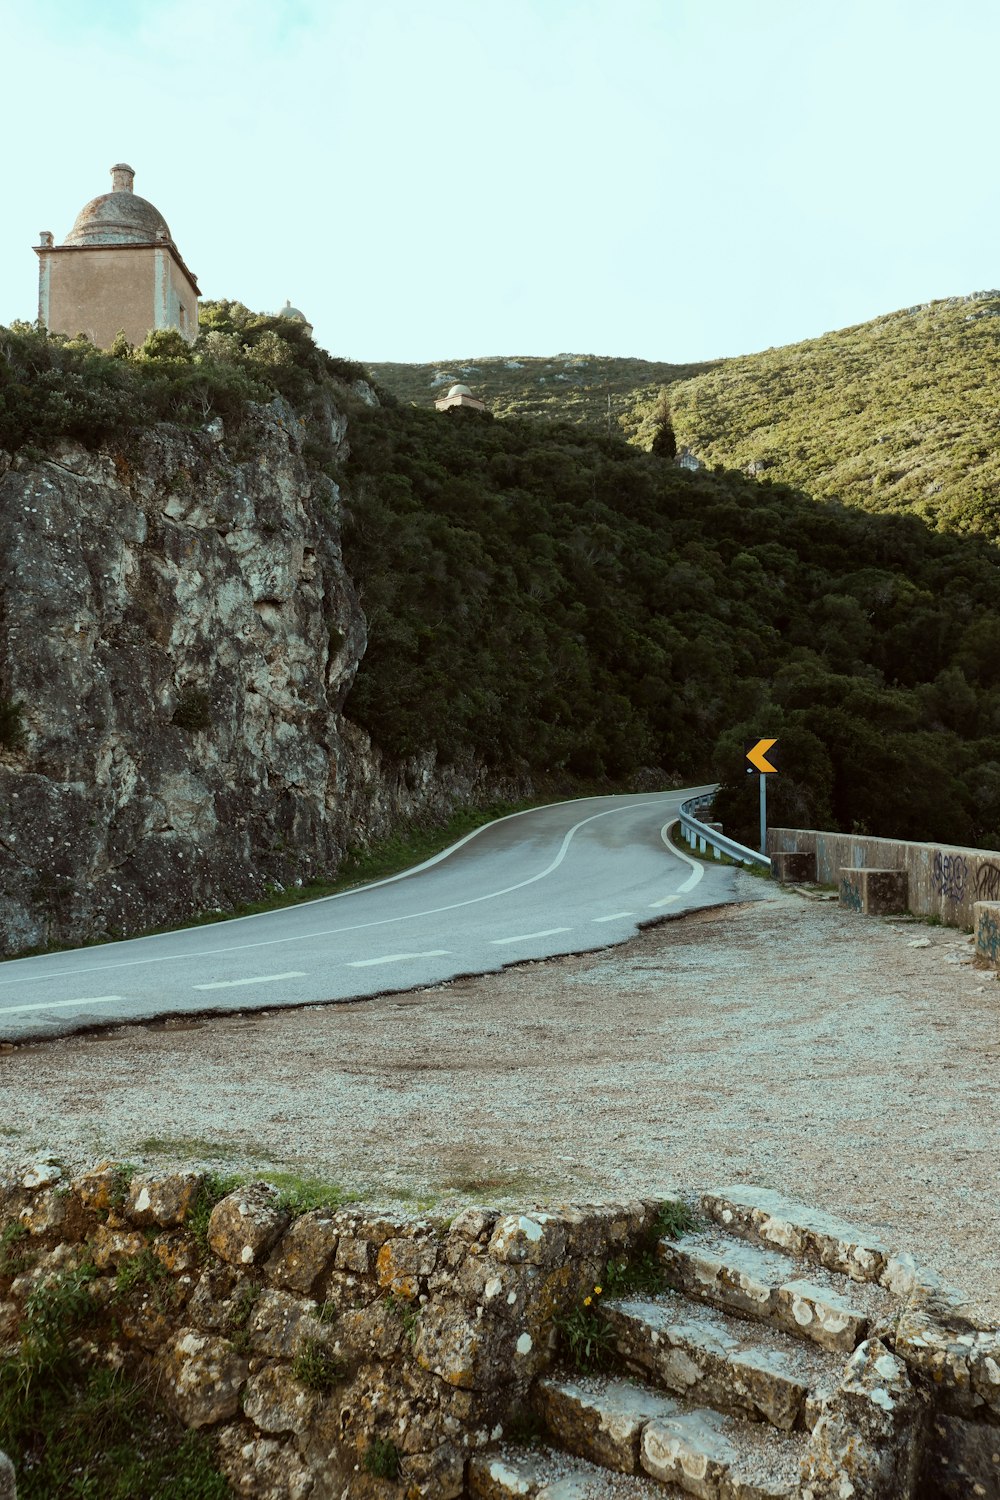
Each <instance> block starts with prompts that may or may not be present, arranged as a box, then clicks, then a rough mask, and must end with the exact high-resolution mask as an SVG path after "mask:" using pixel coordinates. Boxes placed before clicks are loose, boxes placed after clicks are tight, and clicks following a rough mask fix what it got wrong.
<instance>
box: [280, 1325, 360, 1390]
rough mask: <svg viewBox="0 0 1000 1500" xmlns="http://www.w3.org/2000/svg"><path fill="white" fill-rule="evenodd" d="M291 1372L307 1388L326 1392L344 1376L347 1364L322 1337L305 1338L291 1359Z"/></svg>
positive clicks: (338, 1383)
mask: <svg viewBox="0 0 1000 1500" xmlns="http://www.w3.org/2000/svg"><path fill="white" fill-rule="evenodd" d="M292 1374H293V1375H294V1377H295V1379H296V1380H297V1381H298V1382H299V1384H300V1385H304V1386H305V1387H306V1388H307V1390H310V1391H320V1392H322V1393H324V1394H326V1393H328V1392H330V1391H332V1390H333V1389H334V1387H335V1386H338V1385H340V1383H341V1382H342V1381H343V1380H344V1379H345V1378H346V1376H347V1366H346V1365H345V1364H344V1362H343V1360H340V1359H338V1358H337V1356H336V1355H335V1354H334V1353H333V1352H332V1351H331V1350H330V1349H328V1348H327V1346H326V1344H324V1343H323V1340H322V1339H305V1340H304V1341H303V1343H302V1347H301V1348H300V1349H299V1352H298V1353H297V1354H296V1356H295V1358H294V1359H293V1360H292Z"/></svg>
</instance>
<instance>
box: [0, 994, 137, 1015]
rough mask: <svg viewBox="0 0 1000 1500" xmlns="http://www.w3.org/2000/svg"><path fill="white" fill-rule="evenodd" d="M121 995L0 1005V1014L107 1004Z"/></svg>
mask: <svg viewBox="0 0 1000 1500" xmlns="http://www.w3.org/2000/svg"><path fill="white" fill-rule="evenodd" d="M123 998H124V997H123V996H121V995H88V996H87V998H86V999H84V1000H45V1001H43V1002H42V1003H41V1004H40V1005H4V1006H0V1016H9V1015H10V1014H11V1012H12V1011H15V1010H62V1009H65V1008H68V1007H69V1006H71V1005H107V1004H108V1003H109V1002H110V1001H111V1000H121V999H123Z"/></svg>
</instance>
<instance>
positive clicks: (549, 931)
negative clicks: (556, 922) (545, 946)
mask: <svg viewBox="0 0 1000 1500" xmlns="http://www.w3.org/2000/svg"><path fill="white" fill-rule="evenodd" d="M570 930H571V929H570V928H569V927H546V929H545V931H544V932H521V933H518V935H517V937H505V938H491V939H490V942H491V943H492V944H493V945H494V947H496V948H499V947H500V946H501V945H502V944H504V943H530V942H531V941H532V940H533V939H534V938H541V937H555V935H556V933H557V932H569V931H570Z"/></svg>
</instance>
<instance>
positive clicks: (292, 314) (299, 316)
mask: <svg viewBox="0 0 1000 1500" xmlns="http://www.w3.org/2000/svg"><path fill="white" fill-rule="evenodd" d="M277 316H278V317H279V318H290V319H291V321H292V322H293V323H301V324H302V326H303V327H304V328H305V331H306V333H308V334H309V336H310V337H312V331H313V326H312V324H311V323H310V321H309V319H308V318H307V317H306V315H305V313H304V312H302V310H301V309H300V308H298V307H293V306H292V304H291V303H290V302H289V301H288V300H287V298H286V300H285V305H284V307H279V308H278V313H277Z"/></svg>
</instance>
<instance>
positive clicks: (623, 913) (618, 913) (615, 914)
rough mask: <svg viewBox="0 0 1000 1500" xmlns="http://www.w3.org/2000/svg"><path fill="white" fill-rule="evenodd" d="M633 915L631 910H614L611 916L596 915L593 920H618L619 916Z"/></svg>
mask: <svg viewBox="0 0 1000 1500" xmlns="http://www.w3.org/2000/svg"><path fill="white" fill-rule="evenodd" d="M631 915H632V913H631V912H630V911H613V912H611V914H610V916H607V917H594V918H593V921H595V922H617V921H618V919H619V917H630V916H631Z"/></svg>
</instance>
